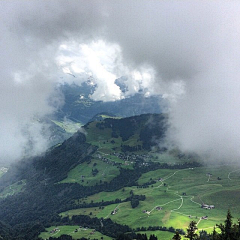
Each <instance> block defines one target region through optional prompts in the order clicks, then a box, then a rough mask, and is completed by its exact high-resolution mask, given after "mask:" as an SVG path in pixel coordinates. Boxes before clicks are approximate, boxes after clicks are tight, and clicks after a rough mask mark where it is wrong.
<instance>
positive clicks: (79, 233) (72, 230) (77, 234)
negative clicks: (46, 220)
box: [39, 226, 112, 240]
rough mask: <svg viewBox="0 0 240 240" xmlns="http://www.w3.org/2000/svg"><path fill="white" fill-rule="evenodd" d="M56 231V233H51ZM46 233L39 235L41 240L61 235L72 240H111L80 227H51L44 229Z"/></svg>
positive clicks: (92, 230)
mask: <svg viewBox="0 0 240 240" xmlns="http://www.w3.org/2000/svg"><path fill="white" fill-rule="evenodd" d="M53 229H56V231H54V232H51V231H53ZM46 231H47V232H43V233H41V234H40V235H39V237H41V238H42V239H48V238H50V237H60V236H61V235H63V234H67V235H70V236H72V237H73V239H78V238H83V237H84V238H87V239H101V237H102V238H103V239H105V240H111V239H112V238H110V237H108V236H106V235H103V234H101V233H100V232H97V231H95V230H94V229H89V228H83V227H80V226H52V227H50V228H47V229H46Z"/></svg>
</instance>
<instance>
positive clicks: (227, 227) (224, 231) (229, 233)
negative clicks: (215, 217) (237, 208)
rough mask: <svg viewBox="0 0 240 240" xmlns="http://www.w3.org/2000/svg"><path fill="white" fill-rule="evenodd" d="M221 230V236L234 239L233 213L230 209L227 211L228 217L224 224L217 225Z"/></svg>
mask: <svg viewBox="0 0 240 240" xmlns="http://www.w3.org/2000/svg"><path fill="white" fill-rule="evenodd" d="M217 226H218V228H220V230H221V234H220V236H219V237H220V238H219V239H224V240H232V239H233V228H232V215H231V213H230V210H228V212H227V218H226V220H225V221H224V224H222V223H221V224H219V225H217Z"/></svg>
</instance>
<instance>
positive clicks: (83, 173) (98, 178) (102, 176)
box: [60, 159, 119, 186]
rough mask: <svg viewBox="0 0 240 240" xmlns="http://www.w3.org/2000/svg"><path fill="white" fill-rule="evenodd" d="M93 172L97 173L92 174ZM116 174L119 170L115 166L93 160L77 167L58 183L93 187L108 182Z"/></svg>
mask: <svg viewBox="0 0 240 240" xmlns="http://www.w3.org/2000/svg"><path fill="white" fill-rule="evenodd" d="M94 170H95V171H97V172H95V173H94ZM118 174H119V170H118V168H116V167H115V166H113V165H111V164H108V163H105V162H102V161H100V160H98V159H93V160H92V161H91V162H90V163H87V162H84V163H82V164H79V165H77V166H76V167H75V168H73V169H72V170H71V171H70V172H69V173H68V177H67V178H65V179H63V180H62V181H61V182H60V183H75V182H76V183H79V184H81V185H83V186H93V185H95V184H96V183H101V182H104V181H106V182H109V181H111V180H112V179H113V178H114V177H116V176H117V175H118Z"/></svg>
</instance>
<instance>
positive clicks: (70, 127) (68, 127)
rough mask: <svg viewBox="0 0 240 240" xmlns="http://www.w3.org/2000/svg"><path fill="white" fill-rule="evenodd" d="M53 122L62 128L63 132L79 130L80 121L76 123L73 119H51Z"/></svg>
mask: <svg viewBox="0 0 240 240" xmlns="http://www.w3.org/2000/svg"><path fill="white" fill-rule="evenodd" d="M51 121H52V122H53V123H55V124H56V125H57V126H59V127H60V128H62V129H63V130H64V131H65V132H67V133H75V132H77V130H79V129H80V128H81V127H82V124H81V123H76V122H73V121H70V120H68V121H64V122H59V121H56V120H51Z"/></svg>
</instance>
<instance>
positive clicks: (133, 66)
mask: <svg viewBox="0 0 240 240" xmlns="http://www.w3.org/2000/svg"><path fill="white" fill-rule="evenodd" d="M0 11H1V13H0V31H1V32H0V34H1V38H0V53H1V58H0V65H1V68H0V111H1V112H0V123H1V127H0V142H1V144H0V159H1V160H4V161H10V160H13V159H17V158H19V157H21V156H22V154H23V153H24V150H25V149H26V148H28V140H29V138H30V139H31V140H32V142H34V145H33V153H39V152H41V151H42V150H43V149H46V147H47V146H48V142H47V141H46V139H45V138H43V137H42V134H41V132H42V131H43V128H44V129H45V128H46V126H43V125H41V124H40V123H38V122H37V121H36V119H38V118H40V117H42V116H45V115H46V114H49V113H53V112H54V111H55V110H56V109H57V108H58V107H59V106H61V104H62V103H63V101H64V99H63V98H62V96H61V95H60V94H58V93H57V92H55V90H54V89H55V88H54V86H55V84H56V83H59V82H63V80H64V81H66V82H69V83H71V82H72V81H73V80H75V81H77V83H78V84H81V82H82V81H83V80H85V79H87V77H88V76H92V77H93V78H94V81H95V82H96V83H97V84H98V88H97V89H96V92H95V93H94V94H93V96H92V98H93V99H95V100H103V101H114V100H117V99H121V98H124V97H126V96H129V95H132V94H134V93H136V92H137V91H138V90H139V89H140V88H145V89H146V91H147V92H148V94H150V95H151V94H161V95H163V97H164V98H166V99H167V100H169V104H170V109H169V115H170V123H171V130H170V131H169V134H168V140H169V141H173V142H175V143H176V144H177V145H178V146H179V147H180V149H182V150H184V151H195V152H197V153H199V154H202V156H204V155H206V154H207V155H208V156H210V157H211V158H212V159H218V160H222V159H227V160H231V159H236V158H239V157H240V146H239V145H240V110H239V106H240V79H239V76H240V74H239V72H240V57H239V54H240V15H239V12H240V2H239V1H154V0H151V1H149V0H148V1H147V0H146V1H143V0H142V1H141V0H138V1H131V0H127V1H122V0H119V1H114V0H111V1H110V0H109V1H108V0H105V1H100V0H97V1H91V0H88V1H81V0H78V1H74V0H72V1H67V0H64V1H61V0H58V1H57V0H49V1H42V0H41V1H35V0H32V1H13V0H11V1H7V0H6V1H4V0H2V1H0ZM66 73H73V74H74V75H76V76H77V77H76V79H73V78H71V76H70V75H67V74H66ZM121 76H127V77H128V82H127V85H128V89H129V90H128V92H126V93H125V94H124V95H123V93H122V92H121V91H120V89H119V87H118V86H117V85H115V83H114V81H115V79H116V78H118V77H121ZM62 77H64V78H62ZM50 96H51V97H52V98H54V102H55V105H54V106H50V105H49V101H48V99H49V97H50ZM34 119H35V120H34Z"/></svg>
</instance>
